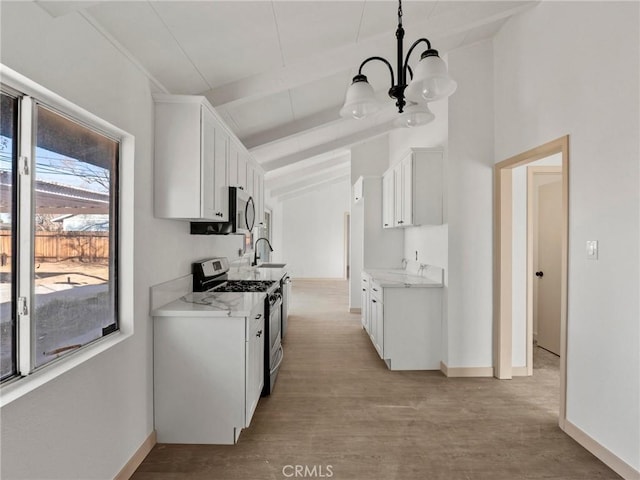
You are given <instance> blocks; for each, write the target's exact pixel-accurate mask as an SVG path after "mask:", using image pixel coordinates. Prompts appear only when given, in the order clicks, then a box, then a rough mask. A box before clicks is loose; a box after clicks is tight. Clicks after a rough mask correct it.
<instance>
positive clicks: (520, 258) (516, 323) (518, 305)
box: [511, 153, 562, 367]
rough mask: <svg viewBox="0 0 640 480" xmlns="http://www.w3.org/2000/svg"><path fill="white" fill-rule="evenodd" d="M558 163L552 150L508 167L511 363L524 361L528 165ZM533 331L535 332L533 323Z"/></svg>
mask: <svg viewBox="0 0 640 480" xmlns="http://www.w3.org/2000/svg"><path fill="white" fill-rule="evenodd" d="M550 165H554V166H561V165H562V155H561V154H559V153H558V154H555V155H552V156H550V157H547V158H542V159H540V160H538V161H535V162H531V163H529V164H527V165H522V166H521V167H516V168H514V169H513V170H511V175H512V178H511V182H512V189H511V190H512V197H511V198H512V199H513V207H512V222H513V223H512V238H513V248H512V252H511V253H512V255H511V258H512V262H513V263H512V269H511V275H512V277H511V278H512V282H511V293H512V296H513V298H512V299H511V318H512V322H511V323H512V325H511V328H512V330H511V338H512V348H513V349H512V352H511V354H512V355H511V358H512V361H511V363H512V365H513V366H514V367H524V366H525V365H526V364H527V167H534V166H550ZM533 332H534V335H535V333H536V329H535V325H534V330H533Z"/></svg>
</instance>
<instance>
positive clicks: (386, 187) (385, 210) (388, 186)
mask: <svg viewBox="0 0 640 480" xmlns="http://www.w3.org/2000/svg"><path fill="white" fill-rule="evenodd" d="M393 181H394V178H393V170H390V171H388V172H387V173H386V174H385V175H384V177H382V227H383V228H391V227H393V226H394V225H393V213H394V212H393V209H394V188H393Z"/></svg>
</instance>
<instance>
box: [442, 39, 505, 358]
mask: <svg viewBox="0 0 640 480" xmlns="http://www.w3.org/2000/svg"><path fill="white" fill-rule="evenodd" d="M448 60H449V72H450V74H451V76H452V77H453V78H454V79H456V81H457V82H458V89H457V91H456V92H455V94H454V95H453V96H451V97H450V98H449V152H448V161H447V200H448V201H447V218H448V223H449V242H448V244H449V265H448V267H449V268H448V272H449V273H448V282H449V285H448V302H447V303H448V317H447V318H446V321H445V322H444V323H443V327H444V330H445V331H446V335H447V341H448V343H447V345H446V347H445V349H444V350H445V351H446V352H447V355H446V356H445V358H443V361H444V362H445V363H446V364H447V366H449V367H491V366H492V364H493V360H492V331H493V320H492V315H493V305H492V295H493V288H492V281H493V263H492V255H491V252H492V248H493V243H492V241H493V234H492V228H493V187H492V181H493V164H494V154H493V137H494V134H493V68H492V65H493V49H492V44H491V41H484V42H480V43H476V44H474V45H471V46H469V47H466V48H463V49H459V50H455V51H453V52H451V53H450V54H449V57H448Z"/></svg>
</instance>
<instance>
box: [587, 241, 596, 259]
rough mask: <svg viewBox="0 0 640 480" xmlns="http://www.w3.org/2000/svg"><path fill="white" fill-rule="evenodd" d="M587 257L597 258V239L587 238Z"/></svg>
mask: <svg viewBox="0 0 640 480" xmlns="http://www.w3.org/2000/svg"><path fill="white" fill-rule="evenodd" d="M587 258H588V259H589V260H597V259H598V241H597V240H587Z"/></svg>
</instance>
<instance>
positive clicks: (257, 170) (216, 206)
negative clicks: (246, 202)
mask: <svg viewBox="0 0 640 480" xmlns="http://www.w3.org/2000/svg"><path fill="white" fill-rule="evenodd" d="M154 100H155V164H154V198H155V200H154V201H155V207H154V208H155V215H156V217H159V218H174V219H182V220H190V221H218V222H224V221H228V217H229V198H228V195H226V189H224V188H223V187H225V186H232V187H238V188H241V189H243V190H245V191H247V192H248V193H249V195H251V196H252V197H253V200H254V203H255V205H256V221H257V222H262V221H263V217H264V173H263V171H262V168H261V167H260V166H259V165H258V164H256V163H255V161H254V160H253V159H252V158H251V156H250V154H249V152H248V151H247V150H246V148H244V146H243V145H242V143H241V142H240V140H238V139H237V138H236V137H235V135H233V133H231V131H230V130H229V129H228V127H227V126H226V125H225V124H224V122H223V121H222V119H221V118H220V117H219V116H218V114H217V113H216V111H215V110H214V108H213V107H212V106H211V105H210V104H209V102H208V101H207V99H206V98H205V97H201V96H192V95H164V94H158V95H154Z"/></svg>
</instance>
